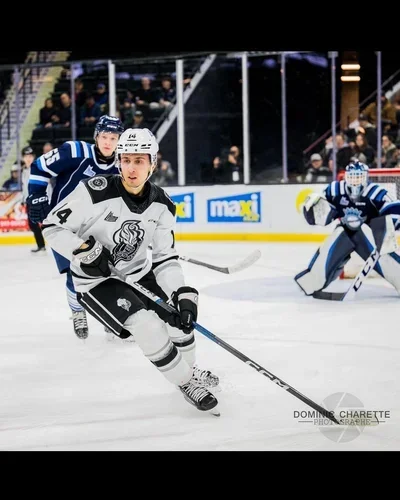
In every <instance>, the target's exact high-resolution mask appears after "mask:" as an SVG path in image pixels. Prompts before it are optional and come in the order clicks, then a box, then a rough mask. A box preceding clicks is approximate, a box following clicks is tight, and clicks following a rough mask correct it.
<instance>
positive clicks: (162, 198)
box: [151, 184, 176, 217]
mask: <svg viewBox="0 0 400 500" xmlns="http://www.w3.org/2000/svg"><path fill="white" fill-rule="evenodd" d="M151 190H152V193H151V201H152V202H154V201H157V202H158V203H162V204H163V205H165V206H166V207H167V208H168V210H169V211H170V212H171V214H172V215H173V216H174V217H175V215H176V205H175V203H174V202H173V201H172V200H171V198H170V197H169V195H168V193H166V192H165V191H164V189H163V188H162V187H160V186H156V185H155V184H151Z"/></svg>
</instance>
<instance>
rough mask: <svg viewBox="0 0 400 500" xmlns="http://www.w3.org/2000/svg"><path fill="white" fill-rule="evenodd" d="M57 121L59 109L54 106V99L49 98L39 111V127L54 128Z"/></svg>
mask: <svg viewBox="0 0 400 500" xmlns="http://www.w3.org/2000/svg"><path fill="white" fill-rule="evenodd" d="M56 120H57V108H56V107H55V106H54V102H53V99H52V98H51V97H48V98H47V99H45V101H44V106H43V108H40V110H39V123H38V127H46V128H48V127H52V126H53V123H55V122H56Z"/></svg>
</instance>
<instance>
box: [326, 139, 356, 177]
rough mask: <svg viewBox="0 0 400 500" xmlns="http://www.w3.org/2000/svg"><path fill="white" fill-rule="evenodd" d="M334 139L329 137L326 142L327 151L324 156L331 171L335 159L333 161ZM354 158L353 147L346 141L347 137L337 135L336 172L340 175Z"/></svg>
mask: <svg viewBox="0 0 400 500" xmlns="http://www.w3.org/2000/svg"><path fill="white" fill-rule="evenodd" d="M332 150H333V144H332V137H329V138H328V139H327V140H326V141H325V151H324V154H323V155H322V156H323V157H324V161H325V162H326V161H327V162H328V167H329V169H330V170H331V171H333V159H332ZM351 156H352V150H351V147H350V146H349V145H348V143H347V142H346V140H345V137H344V135H343V134H342V133H339V134H336V171H337V173H339V172H340V171H341V170H345V168H346V165H348V164H349V163H350V160H351Z"/></svg>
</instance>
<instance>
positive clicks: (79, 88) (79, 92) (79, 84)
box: [75, 78, 88, 110]
mask: <svg viewBox="0 0 400 500" xmlns="http://www.w3.org/2000/svg"><path fill="white" fill-rule="evenodd" d="M87 95H88V92H87V91H86V90H85V89H84V84H83V81H82V80H81V79H80V78H77V79H76V80H75V106H76V109H77V110H79V109H80V108H81V107H82V106H83V105H84V104H85V102H86V97H87Z"/></svg>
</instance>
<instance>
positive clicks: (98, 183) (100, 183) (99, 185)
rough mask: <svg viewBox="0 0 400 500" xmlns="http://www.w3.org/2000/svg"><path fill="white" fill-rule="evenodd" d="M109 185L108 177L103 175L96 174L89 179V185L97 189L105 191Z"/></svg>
mask: <svg viewBox="0 0 400 500" xmlns="http://www.w3.org/2000/svg"><path fill="white" fill-rule="evenodd" d="M107 185H108V181H107V179H106V178H105V177H104V176H103V175H95V176H94V177H93V178H92V179H90V180H88V186H89V187H90V188H91V189H94V190H95V191H103V189H105V188H106V187H107Z"/></svg>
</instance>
